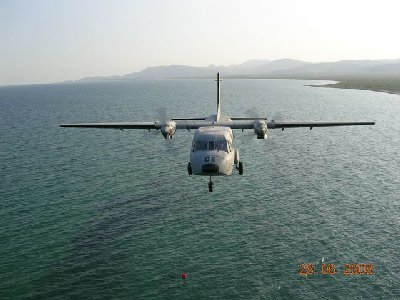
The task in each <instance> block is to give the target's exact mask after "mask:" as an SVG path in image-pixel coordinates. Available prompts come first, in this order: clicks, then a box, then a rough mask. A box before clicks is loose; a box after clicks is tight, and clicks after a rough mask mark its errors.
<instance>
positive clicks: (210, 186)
mask: <svg viewBox="0 0 400 300" xmlns="http://www.w3.org/2000/svg"><path fill="white" fill-rule="evenodd" d="M213 185H214V182H213V181H212V180H211V176H210V181H209V182H208V191H209V192H212V191H213Z"/></svg>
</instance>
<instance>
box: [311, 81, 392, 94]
mask: <svg viewBox="0 0 400 300" xmlns="http://www.w3.org/2000/svg"><path fill="white" fill-rule="evenodd" d="M332 80H334V81H337V82H336V83H327V84H321V85H317V84H310V85H307V86H312V87H325V88H335V89H352V90H367V91H373V92H379V93H387V94H391V95H400V79H397V78H395V79H392V78H390V79H349V80H346V79H344V80H343V79H342V80H340V79H336V80H335V79H332Z"/></svg>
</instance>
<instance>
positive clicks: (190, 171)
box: [187, 162, 193, 175]
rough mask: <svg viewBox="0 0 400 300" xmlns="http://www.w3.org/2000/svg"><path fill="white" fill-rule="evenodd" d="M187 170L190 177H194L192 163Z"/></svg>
mask: <svg viewBox="0 0 400 300" xmlns="http://www.w3.org/2000/svg"><path fill="white" fill-rule="evenodd" d="M187 169H188V173H189V175H192V173H193V170H192V165H191V164H190V162H189V163H188V167H187Z"/></svg>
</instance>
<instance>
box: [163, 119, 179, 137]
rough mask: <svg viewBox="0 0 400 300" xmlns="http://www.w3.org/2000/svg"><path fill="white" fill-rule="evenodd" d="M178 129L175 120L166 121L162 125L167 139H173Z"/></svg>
mask: <svg viewBox="0 0 400 300" xmlns="http://www.w3.org/2000/svg"><path fill="white" fill-rule="evenodd" d="M175 131H176V123H175V122H174V121H166V122H164V123H162V125H161V133H162V135H163V136H164V138H165V139H172V136H173V135H174V134H175Z"/></svg>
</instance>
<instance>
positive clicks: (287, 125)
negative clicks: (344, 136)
mask: <svg viewBox="0 0 400 300" xmlns="http://www.w3.org/2000/svg"><path fill="white" fill-rule="evenodd" d="M353 125H375V122H323V121H319V122H293V121H291V122H280V121H274V120H272V121H270V122H268V123H267V126H268V128H269V129H276V128H282V129H285V128H294V127H309V128H310V129H312V128H313V127H330V126H353Z"/></svg>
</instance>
